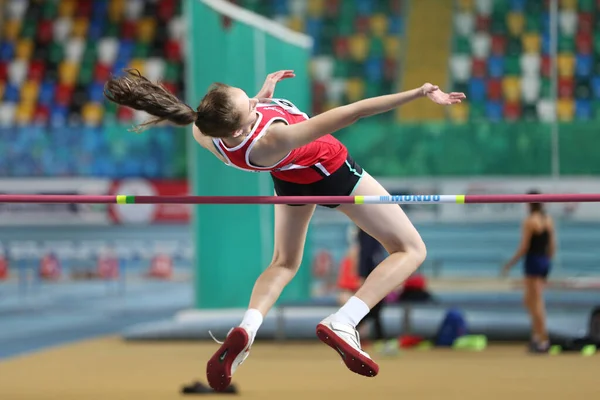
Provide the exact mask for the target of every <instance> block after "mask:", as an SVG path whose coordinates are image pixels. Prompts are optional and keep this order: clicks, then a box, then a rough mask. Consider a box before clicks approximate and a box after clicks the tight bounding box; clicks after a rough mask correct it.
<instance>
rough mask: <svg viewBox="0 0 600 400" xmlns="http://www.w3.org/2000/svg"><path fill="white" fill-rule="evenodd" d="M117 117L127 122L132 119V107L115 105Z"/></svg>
mask: <svg viewBox="0 0 600 400" xmlns="http://www.w3.org/2000/svg"><path fill="white" fill-rule="evenodd" d="M117 119H118V120H119V121H121V122H128V121H131V120H132V119H133V109H131V108H129V107H123V106H118V107H117Z"/></svg>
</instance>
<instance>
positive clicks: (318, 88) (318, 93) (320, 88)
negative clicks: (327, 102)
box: [312, 80, 327, 100]
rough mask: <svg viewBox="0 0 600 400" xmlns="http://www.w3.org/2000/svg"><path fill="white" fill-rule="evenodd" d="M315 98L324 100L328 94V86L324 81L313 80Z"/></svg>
mask: <svg viewBox="0 0 600 400" xmlns="http://www.w3.org/2000/svg"><path fill="white" fill-rule="evenodd" d="M312 92H313V99H315V100H316V99H319V100H323V99H324V98H325V96H326V94H327V88H326V87H325V84H324V83H323V82H319V81H316V80H315V81H313V82H312Z"/></svg>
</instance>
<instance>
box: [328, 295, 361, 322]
mask: <svg viewBox="0 0 600 400" xmlns="http://www.w3.org/2000/svg"><path fill="white" fill-rule="evenodd" d="M369 311H370V310H369V306H368V305H366V304H365V302H364V301H362V300H361V299H359V298H358V297H356V296H352V297H350V299H349V300H348V301H347V302H346V304H344V305H343V306H342V308H340V309H339V310H338V312H336V313H335V314H334V317H333V318H334V319H335V320H336V321H338V322H343V323H345V324H349V325H351V326H352V327H353V328H356V325H358V323H359V322H360V321H361V320H362V319H363V318H364V317H365V316H366V315H367V314H368V313H369Z"/></svg>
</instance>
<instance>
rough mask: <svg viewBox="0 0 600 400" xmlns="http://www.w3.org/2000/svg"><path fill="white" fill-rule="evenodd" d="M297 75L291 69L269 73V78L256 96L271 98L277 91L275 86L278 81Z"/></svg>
mask: <svg viewBox="0 0 600 400" xmlns="http://www.w3.org/2000/svg"><path fill="white" fill-rule="evenodd" d="M295 76H296V74H294V71H293V70H291V69H284V70H281V71H277V72H273V73H271V74H269V75H267V79H265V83H264V84H263V87H262V88H261V89H260V92H258V93H257V95H256V96H255V97H257V98H264V99H270V98H271V97H273V94H274V93H275V86H276V85H277V83H278V82H280V81H282V80H284V79H288V78H293V77H295Z"/></svg>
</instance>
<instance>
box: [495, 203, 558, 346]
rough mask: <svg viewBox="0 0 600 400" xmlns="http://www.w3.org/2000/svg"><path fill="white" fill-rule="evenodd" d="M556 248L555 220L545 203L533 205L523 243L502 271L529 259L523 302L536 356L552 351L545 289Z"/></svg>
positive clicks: (526, 262)
mask: <svg viewBox="0 0 600 400" xmlns="http://www.w3.org/2000/svg"><path fill="white" fill-rule="evenodd" d="M529 194H539V192H537V191H531V192H529ZM555 249H556V243H555V235H554V223H553V221H552V217H550V216H549V215H547V214H546V212H545V210H544V207H543V205H542V204H541V203H530V204H529V215H528V216H527V217H526V218H525V220H524V221H523V227H522V235H521V243H520V245H519V248H518V249H517V251H516V252H515V254H514V256H513V257H512V258H511V259H510V260H509V261H508V262H507V263H506V264H505V265H504V267H503V268H502V273H503V275H507V274H508V272H509V271H510V269H511V268H512V266H513V265H515V264H516V263H517V261H519V259H521V258H522V257H523V256H525V262H524V264H523V272H524V275H525V294H524V298H523V302H524V303H525V307H526V308H527V311H528V312H529V316H530V318H531V327H532V329H531V330H532V340H531V343H530V346H529V350H530V351H532V352H534V353H545V352H547V351H548V350H549V348H550V342H549V340H548V332H547V331H546V311H545V306H544V287H545V286H546V279H547V277H548V274H549V273H550V260H551V258H552V257H553V256H554V252H555Z"/></svg>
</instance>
